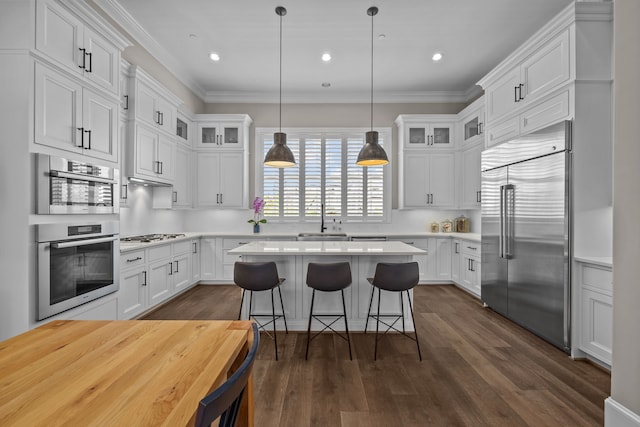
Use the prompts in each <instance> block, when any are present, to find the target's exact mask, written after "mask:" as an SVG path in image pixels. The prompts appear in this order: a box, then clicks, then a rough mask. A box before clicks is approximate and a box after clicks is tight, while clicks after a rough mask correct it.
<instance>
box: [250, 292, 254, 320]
mask: <svg viewBox="0 0 640 427" xmlns="http://www.w3.org/2000/svg"><path fill="white" fill-rule="evenodd" d="M252 314H253V291H249V320H251V315H252Z"/></svg>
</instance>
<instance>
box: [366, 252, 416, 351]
mask: <svg viewBox="0 0 640 427" xmlns="http://www.w3.org/2000/svg"><path fill="white" fill-rule="evenodd" d="M419 279H420V273H419V270H418V263H417V262H405V263H384V262H379V263H378V264H377V265H376V272H375V274H374V277H371V278H367V280H368V281H369V283H371V285H372V287H371V299H370V300H369V310H368V311H367V321H366V322H365V326H364V332H365V334H366V333H367V328H368V326H369V318H374V319H376V344H375V350H374V352H373V360H377V358H378V329H379V328H380V323H381V322H382V323H383V324H384V325H385V326H387V330H386V331H384V332H383V335H384V334H386V333H387V332H389V331H390V330H394V331H396V332H400V333H401V334H402V335H404V336H406V337H407V338H409V339H411V340H413V341H415V342H416V346H417V347H418V357H419V358H420V360H422V353H421V352H420V342H419V341H418V329H417V328H416V321H415V318H414V317H413V305H412V304H411V295H410V294H409V290H411V289H413V288H414V287H415V286H416V285H417V284H418V281H419ZM376 289H377V290H378V312H377V314H371V305H372V303H373V295H374V294H375V291H376ZM382 290H384V291H386V292H398V293H399V294H400V313H398V314H380V293H381V291H382ZM405 292H406V294H407V300H408V302H409V310H410V311H411V319H412V321H413V327H414V331H415V337H412V336H411V335H408V334H407V333H406V331H405V324H404V302H403V299H402V295H403V293H405ZM381 317H383V318H392V319H395V320H393V322H392V323H391V324H389V323H386V322H384V321H381V320H380V318H381ZM398 320H402V331H400V330H398V329H397V328H396V327H395V324H396V323H397V322H398Z"/></svg>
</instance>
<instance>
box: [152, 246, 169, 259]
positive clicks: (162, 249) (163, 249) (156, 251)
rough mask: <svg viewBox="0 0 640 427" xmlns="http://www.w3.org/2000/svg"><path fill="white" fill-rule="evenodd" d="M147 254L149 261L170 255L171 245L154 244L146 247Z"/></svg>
mask: <svg viewBox="0 0 640 427" xmlns="http://www.w3.org/2000/svg"><path fill="white" fill-rule="evenodd" d="M147 256H148V258H149V262H153V261H157V260H159V259H163V258H170V257H171V245H163V246H156V247H155V248H149V249H147Z"/></svg>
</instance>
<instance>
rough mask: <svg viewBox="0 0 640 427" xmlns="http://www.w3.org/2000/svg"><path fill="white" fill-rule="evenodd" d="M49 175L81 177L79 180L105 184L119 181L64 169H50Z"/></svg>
mask: <svg viewBox="0 0 640 427" xmlns="http://www.w3.org/2000/svg"><path fill="white" fill-rule="evenodd" d="M49 176H56V177H58V178H69V179H79V180H82V181H92V182H102V183H105V184H116V183H117V181H116V180H115V179H109V178H100V177H97V176H92V175H81V174H77V173H69V172H62V171H57V170H52V171H49Z"/></svg>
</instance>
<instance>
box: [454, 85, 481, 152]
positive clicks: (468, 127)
mask: <svg viewBox="0 0 640 427" xmlns="http://www.w3.org/2000/svg"><path fill="white" fill-rule="evenodd" d="M458 116H460V117H461V119H460V122H459V128H458V135H459V136H460V141H461V146H462V148H465V147H468V146H471V145H473V144H476V143H480V142H482V141H483V140H484V129H485V126H484V124H485V122H484V97H480V98H478V99H477V100H475V101H474V102H473V103H471V104H470V105H469V106H468V107H467V108H465V109H464V110H462V111H461V112H460V113H458Z"/></svg>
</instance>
